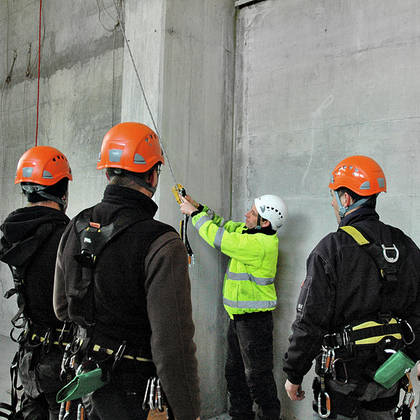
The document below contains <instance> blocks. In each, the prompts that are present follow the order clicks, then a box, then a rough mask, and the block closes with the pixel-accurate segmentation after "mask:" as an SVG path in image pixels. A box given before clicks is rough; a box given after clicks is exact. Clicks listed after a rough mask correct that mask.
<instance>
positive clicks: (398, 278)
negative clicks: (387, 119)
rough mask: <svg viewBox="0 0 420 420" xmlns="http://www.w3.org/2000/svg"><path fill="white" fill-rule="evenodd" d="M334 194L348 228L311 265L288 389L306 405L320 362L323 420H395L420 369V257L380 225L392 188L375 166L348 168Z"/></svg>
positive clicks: (318, 398) (317, 403) (333, 185)
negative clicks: (311, 374)
mask: <svg viewBox="0 0 420 420" xmlns="http://www.w3.org/2000/svg"><path fill="white" fill-rule="evenodd" d="M329 188H330V191H331V196H332V202H331V205H332V207H333V209H334V213H335V215H336V218H337V221H338V224H339V228H338V230H337V231H336V232H333V233H330V234H328V235H327V236H326V237H324V238H323V239H322V240H321V241H320V242H319V243H318V245H317V246H316V247H315V249H314V250H313V251H312V252H311V254H310V255H309V257H308V260H307V274H306V279H305V281H304V283H303V285H302V288H301V292H300V295H299V298H298V304H297V316H296V320H295V321H294V323H293V324H292V335H291V336H290V338H289V342H290V344H289V348H288V350H287V352H286V354H285V356H284V359H283V370H284V372H285V373H286V375H287V381H286V384H285V388H286V391H287V394H288V396H289V398H290V399H291V400H292V401H299V400H302V399H303V398H305V392H304V391H303V390H302V386H301V384H302V380H303V378H304V376H305V375H306V374H307V373H308V371H309V370H310V368H311V366H312V362H313V360H315V359H316V368H315V371H316V374H317V377H316V378H315V380H314V383H313V390H314V401H313V407H314V411H315V413H314V418H333V419H342V420H343V419H358V420H388V419H389V420H391V419H394V414H395V409H396V406H397V404H398V402H399V394H400V392H399V391H400V389H401V387H403V386H405V385H406V384H405V383H404V381H405V380H406V377H405V376H404V373H405V372H406V371H407V370H409V369H410V368H411V367H412V366H414V363H415V361H417V360H419V359H420V288H419V284H420V283H419V280H420V250H419V249H418V247H417V246H416V244H415V243H414V242H413V241H412V240H411V239H410V238H409V237H408V236H407V235H405V234H404V233H403V232H402V231H401V230H400V229H398V228H396V227H393V226H390V225H387V224H384V223H383V222H381V221H380V220H379V215H378V213H377V212H376V209H375V208H376V200H377V196H378V195H379V194H380V193H381V192H386V188H387V185H386V179H385V175H384V172H383V170H382V168H381V167H380V166H379V164H378V163H377V162H376V161H375V160H373V159H371V158H370V157H367V156H351V157H348V158H346V159H344V160H342V161H341V162H340V163H339V164H338V165H337V166H336V167H335V168H334V170H333V172H332V176H331V180H330V183H329ZM391 356H392V357H391ZM391 373H392V374H393V375H391ZM394 374H395V375H394Z"/></svg>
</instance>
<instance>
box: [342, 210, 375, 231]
mask: <svg viewBox="0 0 420 420" xmlns="http://www.w3.org/2000/svg"><path fill="white" fill-rule="evenodd" d="M369 220H371V221H378V220H379V214H378V213H376V210H375V209H373V208H371V207H360V208H359V209H357V210H355V211H353V212H351V213H350V214H349V215H347V216H345V217H343V218H342V219H341V222H340V224H339V227H342V226H348V225H353V224H354V223H357V222H359V221H363V222H366V221H369Z"/></svg>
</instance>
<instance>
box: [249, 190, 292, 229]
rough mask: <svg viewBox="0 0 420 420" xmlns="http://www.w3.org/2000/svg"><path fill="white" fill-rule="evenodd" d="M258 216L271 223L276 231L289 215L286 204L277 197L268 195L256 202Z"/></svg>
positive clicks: (257, 199)
mask: <svg viewBox="0 0 420 420" xmlns="http://www.w3.org/2000/svg"><path fill="white" fill-rule="evenodd" d="M254 204H255V207H256V209H257V211H258V214H259V215H260V216H261V217H262V218H264V219H266V220H268V221H269V222H270V223H271V227H272V228H273V229H274V230H278V229H280V228H281V227H282V226H283V224H284V220H285V219H286V217H287V215H288V214H289V212H288V210H287V206H286V203H285V202H284V201H283V200H282V199H281V198H280V197H277V196H276V195H271V194H266V195H262V196H261V197H258V198H256V199H255V201H254Z"/></svg>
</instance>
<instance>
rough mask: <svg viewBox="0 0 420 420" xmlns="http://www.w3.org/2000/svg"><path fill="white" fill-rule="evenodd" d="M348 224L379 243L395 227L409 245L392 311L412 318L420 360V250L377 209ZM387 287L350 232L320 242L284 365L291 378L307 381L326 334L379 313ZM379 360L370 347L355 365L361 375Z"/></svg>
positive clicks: (412, 351) (401, 243)
mask: <svg viewBox="0 0 420 420" xmlns="http://www.w3.org/2000/svg"><path fill="white" fill-rule="evenodd" d="M344 225H352V226H354V227H356V228H358V229H360V230H361V231H362V232H363V233H364V234H365V235H366V236H367V238H368V239H369V241H370V242H373V243H377V244H382V243H383V242H384V241H385V237H386V236H388V235H389V232H390V231H391V232H392V237H393V240H394V241H395V242H396V246H397V247H398V248H400V249H401V250H402V249H404V250H405V251H404V255H401V256H400V258H401V259H402V262H401V264H400V267H399V270H398V282H399V286H398V287H397V290H396V291H395V293H394V295H393V297H392V301H391V310H392V314H393V316H395V317H398V318H401V319H405V320H407V321H408V322H409V323H410V325H411V326H412V327H413V330H414V332H415V334H416V339H415V341H414V343H413V344H412V345H410V346H409V347H408V348H407V349H406V350H407V353H408V354H409V356H410V357H411V358H412V359H413V360H414V361H416V360H418V359H420V289H419V279H420V251H419V249H418V248H417V246H416V245H415V244H414V242H413V241H412V240H411V239H410V238H409V237H408V236H406V235H404V233H403V232H401V230H399V229H397V228H394V227H391V226H388V225H385V224H384V223H382V222H381V221H380V220H379V216H378V214H377V213H376V212H375V210H373V209H369V208H361V209H357V210H356V211H354V212H352V213H351V214H349V215H348V216H346V217H344V218H343V219H342V221H341V223H340V226H344ZM381 288H382V279H381V277H380V274H379V270H378V268H377V266H376V264H375V263H374V261H373V259H372V258H371V257H370V256H369V254H368V253H367V252H366V251H365V250H363V249H362V248H361V247H360V246H359V245H358V244H357V243H356V241H355V240H354V239H353V238H352V237H351V236H350V235H348V234H347V233H346V232H344V231H342V230H341V229H338V231H337V232H334V233H330V234H329V235H327V236H326V237H324V238H323V239H322V240H321V241H320V242H319V244H318V245H317V246H316V247H315V249H314V250H313V251H312V253H311V254H310V255H309V257H308V260H307V274H306V279H305V282H304V283H303V285H302V289H301V292H300V296H299V299H298V304H297V317H296V320H295V321H294V323H293V325H292V335H291V336H290V338H289V341H290V346H289V349H288V351H287V353H286V354H285V357H284V365H283V370H284V371H285V372H286V374H287V376H288V379H289V381H290V382H292V383H294V384H300V383H301V382H302V379H303V376H304V375H305V374H306V373H307V372H308V371H309V370H310V368H311V365H312V361H313V360H314V359H315V357H316V356H317V355H318V354H319V353H320V351H321V344H322V342H323V337H324V335H325V334H327V333H335V332H339V331H341V330H342V329H343V327H344V326H346V325H348V324H350V323H353V322H357V321H361V322H362V321H365V320H375V319H377V318H378V312H379V311H380V309H381ZM375 362H376V357H375V355H374V353H372V352H371V351H368V352H367V353H366V354H363V355H362V357H360V358H359V360H357V361H355V363H354V364H353V365H350V369H358V370H359V372H358V374H360V375H363V373H364V372H363V370H364V368H365V367H368V365H370V364H374V363H375ZM351 373H352V376H354V372H351ZM356 376H357V375H356Z"/></svg>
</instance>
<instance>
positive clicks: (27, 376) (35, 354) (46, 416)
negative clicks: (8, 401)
mask: <svg viewBox="0 0 420 420" xmlns="http://www.w3.org/2000/svg"><path fill="white" fill-rule="evenodd" d="M62 357H63V354H62V352H61V350H60V349H59V348H58V346H55V345H53V346H51V348H50V349H49V351H48V352H45V351H44V348H43V347H42V346H39V347H37V348H33V347H28V346H26V345H21V346H20V349H19V379H20V381H21V382H22V385H23V395H22V400H21V407H20V411H21V415H22V418H23V419H25V420H57V419H58V414H59V411H60V404H58V403H57V402H56V400H55V398H56V394H57V392H58V391H59V390H60V389H61V388H62V387H63V386H64V385H65V383H64V382H61V381H60V370H61V360H62Z"/></svg>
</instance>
